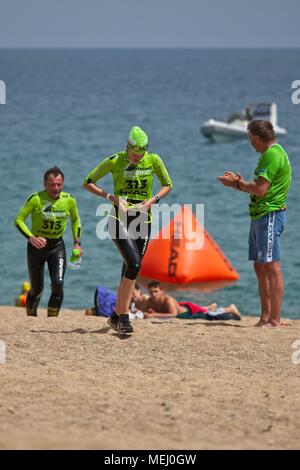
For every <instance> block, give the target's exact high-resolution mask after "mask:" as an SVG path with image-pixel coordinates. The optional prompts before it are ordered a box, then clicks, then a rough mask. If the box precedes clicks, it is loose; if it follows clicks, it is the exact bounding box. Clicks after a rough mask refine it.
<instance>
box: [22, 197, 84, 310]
mask: <svg viewBox="0 0 300 470" xmlns="http://www.w3.org/2000/svg"><path fill="white" fill-rule="evenodd" d="M29 215H31V220H32V227H31V230H30V229H29V228H28V227H27V225H26V223H25V220H26V218H27V217H28V216H29ZM68 217H70V219H71V223H72V231H73V236H74V239H78V238H80V235H81V223H80V218H79V214H78V209H77V203H76V199H75V198H74V197H73V196H71V195H70V194H68V193H65V192H61V193H60V195H59V197H58V198H57V199H55V200H54V199H51V198H50V197H49V196H48V193H47V192H46V191H40V192H37V193H34V194H31V195H30V196H29V197H28V199H27V201H26V202H25V204H24V205H23V206H22V207H21V209H20V210H19V212H18V215H17V217H16V219H15V225H16V227H17V229H18V230H19V231H20V233H21V234H22V235H23V236H24V237H25V238H27V239H29V238H30V237H32V236H35V237H43V238H46V240H47V244H46V246H45V247H44V248H42V249H37V248H35V247H34V246H32V245H31V244H30V243H28V246H27V262H28V271H29V277H30V284H31V289H30V292H29V293H28V296H27V302H26V308H27V314H28V315H32V316H35V315H36V311H37V307H38V303H39V300H40V297H41V294H42V290H43V287H44V267H45V262H47V263H48V268H49V273H50V277H51V288H52V293H51V297H50V299H49V303H48V315H49V316H51V315H52V316H56V315H58V313H59V309H60V307H61V304H62V301H63V281H64V275H65V270H66V250H65V244H64V241H63V238H62V237H63V234H64V232H65V230H66V226H67V219H68Z"/></svg>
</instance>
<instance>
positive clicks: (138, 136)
mask: <svg viewBox="0 0 300 470" xmlns="http://www.w3.org/2000/svg"><path fill="white" fill-rule="evenodd" d="M128 142H129V143H130V145H132V146H137V147H140V148H143V147H145V146H146V145H147V144H148V136H147V134H146V132H144V131H143V129H141V128H140V127H138V126H134V127H133V128H132V129H131V131H130V134H129V136H128Z"/></svg>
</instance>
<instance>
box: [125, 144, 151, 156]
mask: <svg viewBox="0 0 300 470" xmlns="http://www.w3.org/2000/svg"><path fill="white" fill-rule="evenodd" d="M127 145H128V148H129V149H130V150H133V152H135V153H138V154H139V155H144V153H146V151H147V150H148V145H145V146H144V147H139V146H138V145H131V144H130V143H129V142H128V144H127Z"/></svg>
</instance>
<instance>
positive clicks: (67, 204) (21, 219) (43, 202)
mask: <svg viewBox="0 0 300 470" xmlns="http://www.w3.org/2000/svg"><path fill="white" fill-rule="evenodd" d="M29 214H31V221H32V228H31V231H30V230H29V229H28V227H27V225H26V224H25V220H26V218H27V217H28V216H29ZM68 217H70V219H71V222H72V231H73V236H74V239H75V238H77V237H80V233H81V223H80V218H79V214H78V209H77V203H76V199H75V198H74V197H73V196H71V195H70V194H68V193H64V192H63V191H62V192H61V193H60V195H59V197H58V198H57V199H51V198H50V197H49V196H48V194H47V192H46V191H40V192H38V193H33V194H31V195H30V196H29V198H28V199H27V201H26V202H25V204H24V205H23V206H22V207H21V209H20V210H19V212H18V215H17V217H16V219H15V224H16V227H17V229H18V230H19V231H20V232H21V233H22V235H24V237H26V238H30V237H32V236H33V235H34V236H36V237H44V238H60V237H62V236H63V233H64V232H65V230H66V226H67V218H68Z"/></svg>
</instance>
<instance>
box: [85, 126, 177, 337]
mask: <svg viewBox="0 0 300 470" xmlns="http://www.w3.org/2000/svg"><path fill="white" fill-rule="evenodd" d="M107 173H111V174H112V177H113V184H114V194H109V193H107V192H105V191H104V190H103V189H101V188H100V187H99V186H97V185H96V182H97V181H98V180H99V179H101V178H103V176H105V175H106V174H107ZM153 174H156V176H157V177H158V179H159V181H160V184H161V189H160V190H159V192H158V193H157V194H156V195H155V196H154V197H153V196H152V180H153ZM83 185H84V187H85V188H86V189H87V190H88V191H90V192H91V193H93V194H95V195H96V196H100V197H103V198H105V199H107V200H108V201H110V202H112V204H113V207H112V211H111V214H110V217H109V218H108V232H109V235H110V238H111V239H112V240H113V242H114V243H115V245H116V246H117V248H118V249H119V251H120V253H121V255H122V257H123V260H124V263H123V269H122V277H121V282H120V285H119V289H118V296H117V304H116V311H115V312H113V314H112V315H111V317H110V318H109V320H108V322H109V325H110V326H111V327H112V328H114V329H115V330H116V331H118V332H119V333H132V332H133V328H132V326H131V324H130V322H129V315H128V311H129V304H130V301H131V298H132V293H133V289H134V285H135V280H136V278H137V276H138V273H139V271H140V269H141V262H142V259H143V256H144V255H145V252H146V249H147V246H148V242H149V237H150V230H151V206H152V205H153V204H156V203H158V202H159V201H160V199H162V198H163V197H164V196H166V195H167V194H168V193H169V192H170V191H171V188H172V181H171V179H170V176H169V174H168V171H167V169H166V167H165V165H164V163H163V161H162V159H161V158H160V157H159V155H157V154H155V153H149V152H148V136H147V134H146V133H145V132H144V131H143V130H142V129H141V128H140V127H138V126H134V127H133V128H132V129H131V131H130V134H129V137H128V142H127V147H126V150H125V151H123V152H118V153H115V154H113V155H111V156H110V157H107V158H105V159H104V160H103V161H102V162H101V163H100V164H99V165H98V166H97V167H96V168H94V170H92V171H91V173H89V174H88V176H87V177H86V178H85V180H84V183H83Z"/></svg>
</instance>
